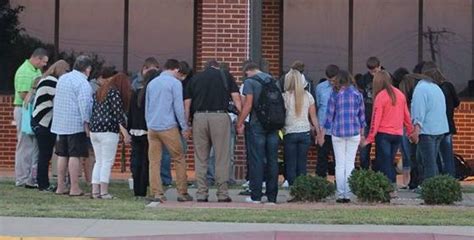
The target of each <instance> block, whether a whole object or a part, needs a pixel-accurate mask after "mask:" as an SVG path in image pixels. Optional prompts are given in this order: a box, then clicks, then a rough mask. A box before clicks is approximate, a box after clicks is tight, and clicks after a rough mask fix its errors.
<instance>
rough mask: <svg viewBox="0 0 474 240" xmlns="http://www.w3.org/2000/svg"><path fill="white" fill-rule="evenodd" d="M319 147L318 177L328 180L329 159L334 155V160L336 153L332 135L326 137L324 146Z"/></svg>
mask: <svg viewBox="0 0 474 240" xmlns="http://www.w3.org/2000/svg"><path fill="white" fill-rule="evenodd" d="M317 147H318V162H317V163H316V175H318V176H320V177H323V178H326V177H327V175H328V158H329V154H332V156H333V158H332V159H333V160H334V151H333V146H332V138H331V135H326V136H324V144H323V146H319V145H318V146H317Z"/></svg>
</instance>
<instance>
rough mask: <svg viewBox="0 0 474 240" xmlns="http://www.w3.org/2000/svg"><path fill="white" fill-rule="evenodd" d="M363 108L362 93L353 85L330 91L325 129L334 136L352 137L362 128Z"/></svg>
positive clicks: (363, 125) (363, 123)
mask: <svg viewBox="0 0 474 240" xmlns="http://www.w3.org/2000/svg"><path fill="white" fill-rule="evenodd" d="M365 125H366V123H365V109H364V100H363V97H362V94H361V93H360V92H359V91H357V90H356V89H355V88H354V87H353V86H350V87H343V88H342V89H341V90H339V92H335V91H334V92H333V93H331V97H330V98H329V102H328V110H327V113H326V122H325V124H324V128H325V129H331V135H332V136H336V137H353V136H356V135H359V134H360V129H361V128H364V127H365Z"/></svg>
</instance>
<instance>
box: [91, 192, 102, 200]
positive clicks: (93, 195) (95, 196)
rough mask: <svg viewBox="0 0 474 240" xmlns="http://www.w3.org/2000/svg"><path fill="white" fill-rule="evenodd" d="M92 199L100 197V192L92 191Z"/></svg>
mask: <svg viewBox="0 0 474 240" xmlns="http://www.w3.org/2000/svg"><path fill="white" fill-rule="evenodd" d="M91 199H100V193H92V194H91Z"/></svg>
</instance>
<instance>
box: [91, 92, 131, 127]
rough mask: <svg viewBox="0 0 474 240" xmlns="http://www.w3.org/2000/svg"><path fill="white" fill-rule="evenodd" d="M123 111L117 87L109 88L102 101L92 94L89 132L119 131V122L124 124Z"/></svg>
mask: <svg viewBox="0 0 474 240" xmlns="http://www.w3.org/2000/svg"><path fill="white" fill-rule="evenodd" d="M125 121H126V120H125V111H124V110H123V103H122V98H121V97H120V92H119V91H118V90H117V89H114V88H112V89H110V90H109V92H108V93H107V96H106V97H105V100H104V101H103V102H99V101H97V97H96V96H95V94H94V104H93V105H92V117H91V132H113V133H118V132H119V129H120V127H119V124H122V125H123V126H125V125H126V124H125V123H126V122H125Z"/></svg>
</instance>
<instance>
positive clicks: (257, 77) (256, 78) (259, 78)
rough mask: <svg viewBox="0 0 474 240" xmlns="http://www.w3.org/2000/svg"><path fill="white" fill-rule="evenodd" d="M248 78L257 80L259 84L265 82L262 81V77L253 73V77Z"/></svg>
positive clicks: (264, 83)
mask: <svg viewBox="0 0 474 240" xmlns="http://www.w3.org/2000/svg"><path fill="white" fill-rule="evenodd" d="M250 79H253V80H255V81H257V82H258V83H260V85H262V86H263V85H266V84H267V83H266V82H264V81H263V79H262V78H261V77H259V76H258V75H255V76H253V77H250Z"/></svg>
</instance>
